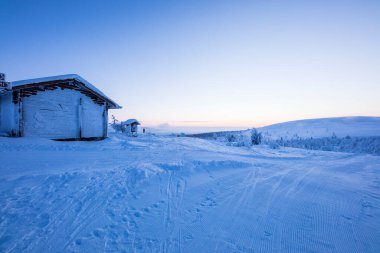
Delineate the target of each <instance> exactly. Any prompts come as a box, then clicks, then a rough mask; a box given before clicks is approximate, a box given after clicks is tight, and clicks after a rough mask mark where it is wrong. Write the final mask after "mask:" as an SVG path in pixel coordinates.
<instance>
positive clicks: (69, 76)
mask: <svg viewBox="0 0 380 253" xmlns="http://www.w3.org/2000/svg"><path fill="white" fill-rule="evenodd" d="M69 79H75V80H76V81H78V82H80V83H82V84H83V85H84V86H85V87H87V88H88V89H90V90H92V91H94V92H95V93H96V94H98V95H99V96H101V97H103V98H104V99H106V100H108V101H109V102H110V103H112V104H113V105H114V109H120V108H121V106H120V105H118V104H117V103H116V102H115V101H113V100H112V99H110V98H109V97H107V96H106V95H105V94H104V93H103V92H101V91H100V90H99V89H98V88H96V87H95V86H94V85H92V84H91V83H89V82H88V81H87V80H85V79H83V78H82V77H81V76H79V75H77V74H67V75H59V76H48V77H41V78H33V79H27V80H20V81H14V82H12V86H13V88H16V87H19V86H24V85H28V84H36V83H45V82H51V81H58V80H69Z"/></svg>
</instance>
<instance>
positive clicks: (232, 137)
mask: <svg viewBox="0 0 380 253" xmlns="http://www.w3.org/2000/svg"><path fill="white" fill-rule="evenodd" d="M227 141H228V142H235V141H236V137H235V135H233V134H228V135H227Z"/></svg>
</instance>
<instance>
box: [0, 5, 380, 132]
mask: <svg viewBox="0 0 380 253" xmlns="http://www.w3.org/2000/svg"><path fill="white" fill-rule="evenodd" d="M0 28H1V39H0V59H1V61H0V72H5V73H6V74H7V79H8V81H13V80H20V79H28V78H35V77H43V76H51V75H60V74H68V73H77V74H79V75H81V76H82V77H84V78H85V79H87V80H88V81H90V82H92V83H93V84H95V85H96V86H97V87H98V88H99V89H101V90H102V91H104V92H105V93H106V94H107V95H109V96H110V97H112V98H113V99H114V100H115V101H117V102H118V103H120V104H121V105H123V106H124V108H123V109H122V110H114V111H112V112H111V114H115V115H116V116H117V117H119V118H121V119H127V118H131V117H132V118H138V119H140V120H141V121H142V122H143V123H144V124H145V125H159V124H170V125H172V126H198V127H199V126H201V127H203V126H223V127H227V126H238V127H240V126H241V127H250V126H261V125H265V124H270V123H275V122H281V121H287V120H295V119H303V118H318V117H335V116H350V115H369V116H380V1H378V0H373V1H367V0H356V1H350V0H344V1H343V0H342V1H334V0H328V1H323V0H314V1H312V0H310V1H305V0H302V1H291V0H289V1H284V0H279V1H271V0H262V1H254V0H251V1H248V0H247V1H239V0H233V1H232V0H229V1H223V0H216V1H196V0H189V1H186V0H181V1H174V0H172V1H159V0H154V1H145V0H139V1H137V0H135V1H67V0H62V1H58V0H57V1H18V0H0Z"/></svg>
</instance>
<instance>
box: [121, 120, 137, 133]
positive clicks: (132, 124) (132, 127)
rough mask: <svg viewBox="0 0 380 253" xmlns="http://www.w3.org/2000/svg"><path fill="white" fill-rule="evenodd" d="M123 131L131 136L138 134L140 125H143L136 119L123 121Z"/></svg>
mask: <svg viewBox="0 0 380 253" xmlns="http://www.w3.org/2000/svg"><path fill="white" fill-rule="evenodd" d="M121 125H122V129H123V132H125V133H126V134H127V135H129V136H137V131H138V126H139V125H141V124H140V122H138V121H137V120H136V119H129V120H126V121H123V122H121Z"/></svg>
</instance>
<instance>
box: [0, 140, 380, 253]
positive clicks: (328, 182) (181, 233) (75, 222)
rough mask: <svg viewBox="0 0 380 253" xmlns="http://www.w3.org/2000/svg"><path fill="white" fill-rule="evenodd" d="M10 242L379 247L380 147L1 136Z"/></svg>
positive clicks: (243, 248) (53, 248)
mask: <svg viewBox="0 0 380 253" xmlns="http://www.w3.org/2000/svg"><path fill="white" fill-rule="evenodd" d="M0 252H380V157H379V156H371V155H358V154H347V153H335V152H323V151H309V150H301V149H292V148H280V149H276V150H272V149H269V148H266V147H260V146H259V147H254V148H244V147H230V146H225V145H224V144H223V143H218V142H215V141H207V140H202V139H195V138H176V137H164V136H159V137H158V136H153V135H142V136H139V137H137V138H131V137H125V136H120V135H116V134H113V135H112V136H111V138H108V139H106V140H104V141H99V142H54V141H50V140H43V139H31V138H0Z"/></svg>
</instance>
